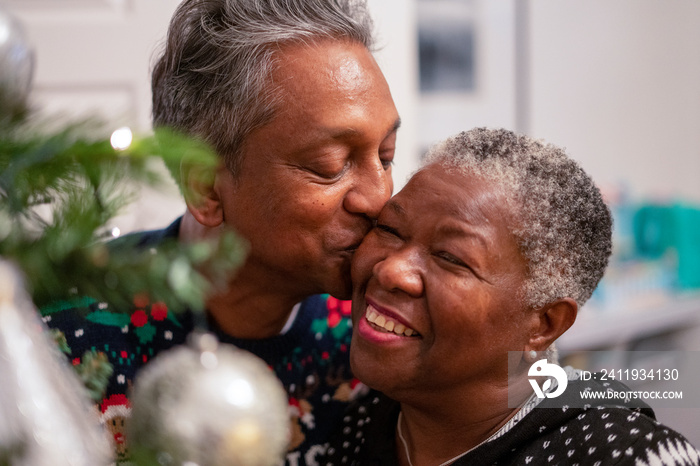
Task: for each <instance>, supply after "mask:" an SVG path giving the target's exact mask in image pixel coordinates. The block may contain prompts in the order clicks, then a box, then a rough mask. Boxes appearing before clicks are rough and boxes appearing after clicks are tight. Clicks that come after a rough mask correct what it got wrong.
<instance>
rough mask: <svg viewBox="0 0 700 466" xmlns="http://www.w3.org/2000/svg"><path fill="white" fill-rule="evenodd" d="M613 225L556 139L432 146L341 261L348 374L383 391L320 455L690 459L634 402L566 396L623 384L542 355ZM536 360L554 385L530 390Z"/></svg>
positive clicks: (694, 457) (585, 294)
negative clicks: (348, 263)
mask: <svg viewBox="0 0 700 466" xmlns="http://www.w3.org/2000/svg"><path fill="white" fill-rule="evenodd" d="M611 227H612V222H611V216H610V212H609V210H608V208H607V207H606V206H605V204H604V202H603V200H602V198H601V195H600V192H599V190H598V189H597V188H596V186H595V185H594V183H593V181H592V180H591V179H590V178H589V177H588V176H587V175H586V173H584V171H583V170H582V169H581V168H580V167H579V166H578V165H577V164H576V163H575V162H574V161H572V160H571V159H569V158H567V156H566V155H565V154H564V152H562V151H561V150H560V149H558V148H556V147H553V146H551V145H545V144H542V143H540V142H536V141H533V140H531V139H529V138H527V137H524V136H518V135H516V134H513V133H511V132H509V131H505V130H487V129H475V130H472V131H469V132H465V133H462V134H460V135H458V136H456V137H454V138H451V139H449V140H447V141H446V142H444V143H442V144H441V145H438V146H437V147H435V148H434V149H433V150H432V151H431V153H430V154H429V156H428V158H427V163H426V165H425V166H424V167H423V168H422V169H421V170H420V171H419V172H418V173H416V174H415V175H414V176H413V178H412V179H411V180H410V181H409V183H408V184H407V185H406V187H405V188H404V189H403V190H402V191H401V192H400V193H399V194H397V195H396V196H395V197H393V198H392V199H391V200H390V201H389V202H388V203H387V204H386V206H385V207H384V209H383V210H382V212H381V214H380V216H379V219H378V222H377V225H376V227H375V228H374V229H373V230H372V231H371V232H370V233H369V234H368V236H367V237H366V238H365V239H364V242H363V243H362V245H361V247H360V248H359V249H358V251H357V252H356V254H355V257H354V258H353V266H352V276H353V284H354V291H353V310H352V314H353V325H354V334H353V339H352V346H351V362H352V368H353V370H354V373H355V374H356V376H357V377H358V378H359V379H360V380H362V381H363V382H364V383H366V384H367V385H369V386H370V387H372V388H374V389H376V390H379V391H381V392H383V393H384V394H385V395H386V396H387V397H389V398H390V399H389V398H385V397H384V396H383V395H382V396H378V397H376V398H373V399H371V400H370V401H369V402H367V403H366V404H364V405H359V406H355V407H354V410H353V411H351V412H349V413H348V415H347V416H346V418H345V427H344V430H343V432H342V435H339V437H338V438H337V439H336V441H335V442H333V443H331V445H330V448H329V450H328V453H329V456H330V459H329V461H328V463H329V464H360V465H375V464H376V465H391V464H400V465H409V466H419V465H431V466H435V465H441V466H442V465H458V464H460V465H462V464H464V465H466V464H469V465H473V464H489V465H490V464H499V465H502V464H533V465H535V464H537V465H542V464H559V465H570V464H580V465H593V464H644V465H646V464H698V451H697V450H696V449H695V448H694V447H693V446H692V445H690V444H689V443H688V442H687V440H686V439H685V438H684V437H683V436H681V435H680V434H678V433H676V432H674V431H672V430H670V429H668V428H667V427H664V426H662V425H660V424H658V423H657V422H656V421H655V420H654V417H653V412H652V411H651V409H650V408H649V407H648V406H647V405H645V404H643V403H637V404H636V405H633V404H631V403H627V404H624V403H623V400H620V401H619V403H617V402H616V404H615V405H606V404H604V403H605V402H599V403H598V404H595V402H593V401H591V402H590V404H580V405H577V404H576V400H575V399H573V398H575V396H572V395H567V394H570V393H575V394H576V396H579V395H578V394H579V392H580V391H584V390H597V389H600V390H607V389H616V390H620V389H625V387H624V386H623V385H622V384H615V383H613V384H611V385H605V386H604V385H603V383H602V382H595V381H583V380H581V377H580V372H579V371H576V370H573V369H571V368H567V369H566V371H565V370H564V369H561V368H559V367H558V366H555V365H553V364H552V365H549V366H548V365H547V362H546V360H545V358H547V357H548V358H549V359H550V361H553V360H555V358H556V356H555V353H554V352H553V351H552V345H553V344H554V342H555V341H556V339H557V338H558V337H559V336H561V335H562V334H563V333H564V332H565V331H566V330H567V329H568V328H569V327H570V326H571V325H572V324H573V323H574V321H575V319H576V313H577V310H578V308H579V307H580V306H581V305H582V304H583V303H584V302H585V301H586V300H587V299H588V298H589V297H590V296H591V293H592V292H593V290H594V288H595V287H596V285H597V283H598V281H599V280H600V279H601V277H602V276H603V272H604V270H605V267H606V265H607V262H608V257H609V255H610V252H611ZM533 365H534V367H533ZM547 367H549V368H550V369H551V368H552V367H554V368H556V369H558V370H559V372H558V373H557V372H555V373H554V375H558V374H561V377H562V378H563V380H559V381H558V382H559V383H558V384H556V383H555V384H554V385H552V384H551V383H550V382H547V381H546V380H545V379H547V380H549V378H542V377H540V378H539V381H540V385H531V384H530V383H529V380H530V379H533V380H534V377H532V376H531V375H529V374H528V371H532V370H535V371H536V370H537V369H538V368H539V369H543V368H547ZM531 368H532V369H531ZM531 374H533V373H532V372H531ZM535 374H536V373H535ZM542 375H548V374H544V372H542ZM548 385H549V386H548ZM567 385H568V387H569V388H568V389H567V390H566V391H565V393H564V394H563V395H561V396H560V397H557V398H544V399H540V398H538V397H537V395H536V390H535V386H536V387H537V391H540V393H542V391H544V392H546V393H549V394H550V395H554V392H555V391H557V390H559V388H558V387H561V388H562V389H563V388H566V386H567ZM559 391H561V390H559ZM567 396H568V398H567ZM393 400H396V401H393ZM579 401H580V400H579ZM543 407H549V408H550V409H541V408H543Z"/></svg>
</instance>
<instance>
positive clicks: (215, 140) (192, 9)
mask: <svg viewBox="0 0 700 466" xmlns="http://www.w3.org/2000/svg"><path fill="white" fill-rule="evenodd" d="M372 28H373V26H372V21H371V18H370V16H369V13H368V9H367V6H366V4H365V2H364V0H184V1H183V2H182V3H181V4H180V6H179V7H178V8H177V11H176V12H175V14H174V16H173V18H172V20H171V22H170V28H169V30H168V37H167V40H166V43H165V48H164V50H163V53H162V55H161V56H160V58H159V59H158V61H157V62H156V64H155V67H154V69H153V74H152V81H151V84H152V90H153V126H154V127H161V126H167V127H170V128H173V129H176V130H179V131H182V132H184V133H186V134H189V135H192V136H196V137H199V138H201V139H203V140H204V141H206V142H208V143H209V144H210V145H211V146H212V147H213V148H214V149H215V150H216V151H217V152H218V153H219V155H221V156H222V157H224V160H225V162H226V165H227V166H228V168H229V169H231V170H232V171H233V172H234V173H236V172H237V169H238V168H239V165H240V152H241V147H242V145H243V142H244V141H245V139H246V137H247V136H248V135H249V134H250V132H251V131H253V130H254V129H256V128H259V127H260V126H262V125H264V124H265V123H267V122H269V121H270V120H271V119H272V117H273V115H274V112H275V111H276V104H277V102H278V100H279V95H278V94H279V92H278V89H277V87H276V86H275V84H274V83H273V82H272V79H271V73H272V72H273V71H274V68H275V64H276V59H277V56H278V52H279V50H280V47H281V46H283V45H284V44H289V43H309V44H310V43H314V42H316V41H319V40H324V39H331V40H347V41H353V42H356V43H360V44H362V45H364V46H365V47H366V48H367V49H368V50H371V48H372V47H373V36H372V32H373V31H372Z"/></svg>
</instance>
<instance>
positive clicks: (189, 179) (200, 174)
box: [180, 163, 224, 228]
mask: <svg viewBox="0 0 700 466" xmlns="http://www.w3.org/2000/svg"><path fill="white" fill-rule="evenodd" d="M221 169H222V166H219V167H215V166H211V165H198V164H193V163H183V164H182V165H181V166H180V176H181V179H182V186H183V189H182V192H183V195H184V197H185V203H186V204H187V209H188V210H189V211H190V213H191V214H192V216H193V217H194V218H195V219H196V220H197V221H198V222H199V223H200V224H202V225H203V226H206V227H210V228H214V227H218V226H219V225H221V224H222V223H223V221H224V212H223V205H222V203H221V196H220V194H219V190H218V189H217V177H219V176H220V174H221V171H222V170H221Z"/></svg>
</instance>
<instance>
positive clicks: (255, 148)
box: [217, 41, 399, 298]
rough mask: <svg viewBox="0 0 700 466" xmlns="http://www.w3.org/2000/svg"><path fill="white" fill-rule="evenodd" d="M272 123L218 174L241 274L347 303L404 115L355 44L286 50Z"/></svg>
mask: <svg viewBox="0 0 700 466" xmlns="http://www.w3.org/2000/svg"><path fill="white" fill-rule="evenodd" d="M278 58H279V66H278V68H277V70H276V71H275V72H274V73H273V79H274V82H275V83H276V84H278V85H279V86H280V87H281V90H282V97H283V98H282V103H281V105H280V106H279V107H278V109H279V110H278V112H277V113H276V115H275V117H274V119H273V120H272V121H271V122H270V123H269V124H267V125H265V126H264V127H262V128H259V129H257V130H255V131H253V132H252V133H251V134H250V136H249V137H248V138H247V139H246V141H245V144H244V149H243V160H242V165H241V170H240V172H239V173H237V174H236V175H232V174H231V173H229V172H228V171H227V170H225V169H222V170H220V171H219V174H218V176H217V189H219V191H220V196H221V201H222V204H223V214H224V220H225V222H226V224H228V225H230V226H233V227H234V228H236V230H237V231H238V232H239V233H241V234H242V235H243V236H244V237H245V238H247V239H248V241H249V242H250V245H251V250H250V255H249V257H248V260H247V262H246V265H245V267H244V269H243V270H242V271H240V272H239V273H240V274H245V276H246V278H248V277H250V279H252V280H259V283H266V284H267V286H269V287H270V289H271V290H275V291H279V292H282V293H286V294H294V295H297V294H298V295H299V297H303V296H307V295H309V294H315V293H324V292H325V293H331V294H333V295H334V296H336V297H339V298H349V296H350V291H351V282H350V259H351V258H352V255H353V253H354V251H355V249H356V248H357V247H358V246H359V244H360V242H361V241H362V238H363V237H364V235H365V234H366V233H367V232H368V231H369V229H370V228H371V226H372V220H373V219H375V218H376V217H377V215H378V214H379V211H380V210H381V208H382V206H383V205H384V203H385V202H386V201H387V200H388V199H389V197H390V196H391V191H392V189H393V183H392V179H391V163H392V161H393V159H394V149H395V143H396V131H397V128H398V124H399V117H398V113H397V111H396V107H395V106H394V102H393V100H392V98H391V94H390V92H389V87H388V85H387V83H386V81H385V79H384V76H383V75H382V73H381V71H380V70H379V67H378V66H377V64H376V62H375V61H374V59H373V57H372V56H371V54H370V53H369V52H368V51H367V50H366V49H365V48H364V47H363V46H362V45H360V44H357V43H354V42H338V41H324V42H320V43H317V44H313V45H303V44H299V45H291V46H285V47H284V48H282V49H281V51H280V53H279V55H278Z"/></svg>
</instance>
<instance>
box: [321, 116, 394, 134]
mask: <svg viewBox="0 0 700 466" xmlns="http://www.w3.org/2000/svg"><path fill="white" fill-rule="evenodd" d="M400 126H401V118H400V117H399V118H397V119H396V121H395V122H394V124H393V126H392V127H391V128H390V129H389V131H387V132H386V134H385V135H384V138H385V139H386V138H387V137H389V135H391V134H393V133H395V132H397V131H398V130H399V127H400ZM328 134H329V135H330V137H331V138H333V139H343V138H345V137H348V136H356V135H358V134H360V132H359V131H357V130H356V129H354V128H348V129H341V130H338V131H330V132H329V133H328Z"/></svg>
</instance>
